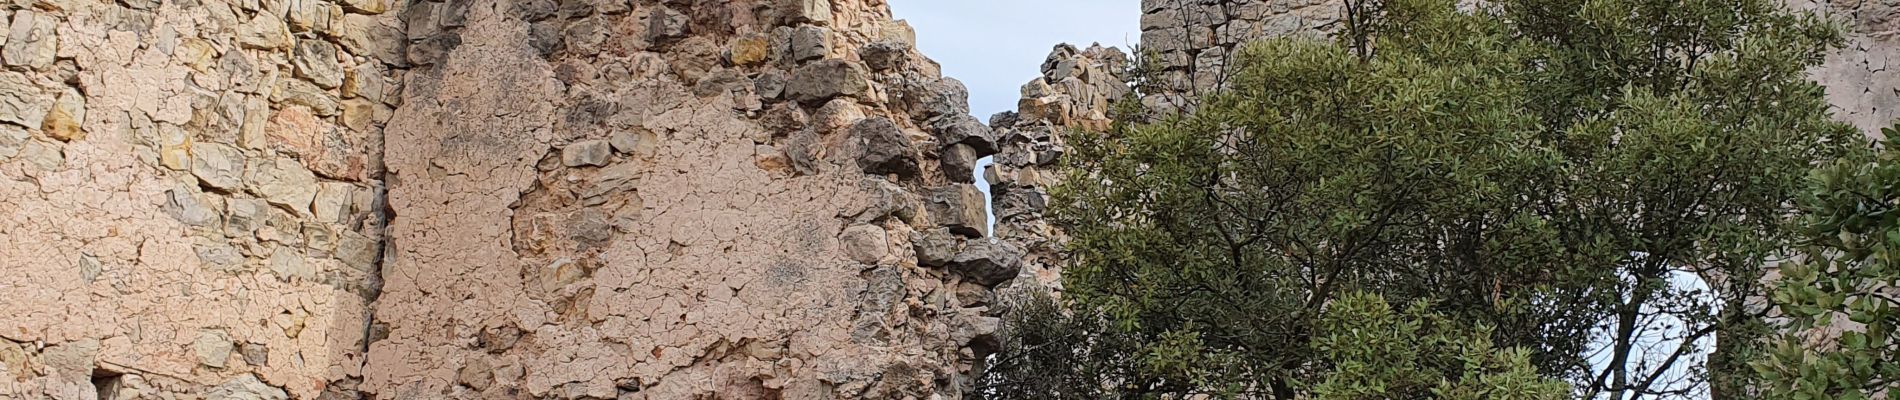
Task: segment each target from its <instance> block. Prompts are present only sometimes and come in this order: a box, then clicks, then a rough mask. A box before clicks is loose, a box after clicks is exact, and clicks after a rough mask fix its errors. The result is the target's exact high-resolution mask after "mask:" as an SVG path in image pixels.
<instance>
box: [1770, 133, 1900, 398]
mask: <svg viewBox="0 0 1900 400" xmlns="http://www.w3.org/2000/svg"><path fill="white" fill-rule="evenodd" d="M1884 133H1885V134H1886V137H1887V141H1886V142H1885V143H1884V144H1885V146H1884V149H1883V151H1881V152H1880V153H1879V154H1878V155H1876V156H1874V159H1873V160H1843V161H1841V162H1838V163H1835V164H1834V165H1832V166H1829V167H1826V168H1822V169H1819V170H1816V171H1815V172H1814V177H1813V179H1812V185H1813V186H1812V189H1810V190H1809V191H1808V192H1807V193H1805V194H1804V195H1803V196H1802V197H1801V208H1802V210H1803V211H1805V212H1806V215H1805V217H1804V219H1803V220H1802V227H1803V231H1802V233H1803V234H1804V235H1805V239H1806V244H1807V245H1806V246H1805V247H1804V248H1803V249H1802V250H1803V251H1802V252H1800V253H1798V254H1797V257H1796V258H1795V259H1794V260H1793V261H1790V262H1788V263H1787V264H1785V266H1784V267H1783V268H1782V269H1781V270H1780V272H1781V274H1782V276H1781V280H1780V281H1778V282H1777V284H1776V286H1775V290H1774V292H1773V297H1772V300H1773V302H1774V304H1775V306H1776V308H1777V309H1778V310H1780V311H1781V314H1782V315H1783V316H1785V317H1786V318H1787V323H1786V325H1785V326H1784V327H1785V331H1786V332H1788V334H1787V337H1785V338H1784V340H1783V341H1782V342H1781V344H1780V345H1779V346H1776V347H1775V349H1774V350H1773V351H1772V352H1771V355H1772V356H1771V357H1770V358H1769V359H1767V360H1763V361H1761V362H1759V363H1757V364H1756V365H1755V367H1756V371H1757V372H1759V373H1760V374H1761V375H1762V378H1763V379H1764V380H1765V381H1766V382H1768V383H1769V388H1770V391H1771V392H1770V393H1771V394H1772V395H1773V398H1782V399H1802V400H1806V399H1869V398H1876V394H1877V393H1888V394H1892V393H1896V392H1900V333H1896V332H1900V147H1896V145H1900V125H1896V126H1894V127H1893V128H1890V129H1885V130H1884ZM1842 319H1845V321H1842Z"/></svg>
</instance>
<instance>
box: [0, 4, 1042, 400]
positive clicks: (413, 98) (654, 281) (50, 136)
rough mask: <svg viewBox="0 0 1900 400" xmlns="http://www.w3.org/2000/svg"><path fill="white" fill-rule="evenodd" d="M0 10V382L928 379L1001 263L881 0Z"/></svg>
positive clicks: (912, 392)
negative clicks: (0, 47)
mask: <svg viewBox="0 0 1900 400" xmlns="http://www.w3.org/2000/svg"><path fill="white" fill-rule="evenodd" d="M0 20H4V21H6V23H5V24H0V25H4V27H5V28H6V29H0V35H5V36H0V43H4V48H3V51H0V66H4V70H3V71H0V88H4V90H0V177H3V178H4V179H0V211H4V212H0V236H4V237H5V238H6V239H7V240H5V241H0V271H3V272H5V273H6V274H5V279H0V298H6V299H8V300H7V301H5V302H0V339H3V340H0V398H32V399H37V398H54V399H82V398H83V399H96V398H106V399H146V398H166V399H170V398H212V399H227V398H228V399H287V398H296V399H313V398H324V399H354V398H384V399H411V398H621V399H631V398H660V399H672V398H689V397H693V398H696V397H715V398H774V397H785V398H840V397H842V398H859V397H876V398H918V399H923V398H933V397H935V398H952V397H959V396H960V394H961V393H963V392H964V391H966V390H968V388H969V387H968V385H969V382H970V381H969V379H968V374H969V373H970V371H969V368H970V367H971V366H972V364H974V362H975V360H978V359H981V358H982V357H983V356H984V355H985V354H986V350H985V345H986V339H987V337H988V335H989V334H990V332H992V331H993V330H994V327H995V324H996V321H997V320H996V319H995V318H994V316H993V315H989V314H992V313H993V312H991V311H990V309H989V307H988V305H989V304H988V303H989V302H990V301H991V299H993V298H994V295H993V294H991V291H992V288H994V287H996V286H998V285H1000V284H1002V283H1004V282H1006V281H1008V280H1010V279H1011V278H1013V277H1015V276H1017V275H1018V269H1019V260H1020V259H1021V258H1022V257H1023V255H1022V253H1023V246H1021V245H1017V244H1013V243H1011V242H1007V241H990V240H985V239H982V238H983V237H984V236H985V235H987V230H988V226H987V224H986V220H987V215H985V212H984V210H983V199H982V194H981V192H978V191H976V189H975V187H974V185H973V183H974V179H975V176H973V174H971V173H970V170H971V169H972V166H973V165H974V163H975V161H976V159H977V158H980V157H984V156H988V155H991V154H995V153H997V152H998V151H1000V148H999V145H998V143H997V141H996V135H995V134H994V133H992V132H991V130H990V129H988V128H987V127H985V126H984V125H983V124H982V123H981V122H979V121H977V120H976V119H975V118H974V117H971V116H969V115H968V107H967V103H966V98H967V94H966V93H965V90H964V88H963V87H962V85H961V84H960V83H958V82H957V81H955V80H953V79H949V78H944V77H941V76H940V74H939V72H938V67H937V66H936V65H935V64H934V63H933V62H931V61H929V60H928V59H926V58H924V57H923V56H921V55H919V54H917V53H916V51H915V50H914V43H915V39H914V35H915V34H914V33H913V32H911V30H910V28H909V27H908V26H906V25H905V24H903V23H902V22H900V21H892V20H891V18H890V14H889V11H888V9H887V6H886V5H885V4H884V3H883V2H882V1H881V0H830V1H826V0H782V1H781V0H703V1H681V0H664V1H658V0H562V1H554V0H449V1H431V0H228V1H226V0H119V1H117V2H116V3H115V2H108V1H103V0H6V1H4V2H0Z"/></svg>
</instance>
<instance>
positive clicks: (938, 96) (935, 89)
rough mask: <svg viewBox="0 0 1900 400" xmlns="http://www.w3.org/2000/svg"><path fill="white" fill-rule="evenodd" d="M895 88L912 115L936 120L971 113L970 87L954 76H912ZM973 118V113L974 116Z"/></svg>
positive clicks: (914, 117) (916, 118)
mask: <svg viewBox="0 0 1900 400" xmlns="http://www.w3.org/2000/svg"><path fill="white" fill-rule="evenodd" d="M896 89H897V90H895V92H896V93H895V94H896V95H897V97H898V98H897V99H896V100H897V102H898V103H900V104H902V105H903V106H904V107H903V108H904V109H906V110H909V113H910V116H911V118H912V119H915V120H919V121H929V120H936V119H940V118H944V117H950V116H957V115H965V116H967V115H966V114H969V113H970V89H969V88H967V87H964V86H963V82H962V81H958V80H956V79H955V78H942V79H932V80H909V81H906V83H905V84H903V85H899V86H898V87H897V88H896ZM972 118H974V117H972Z"/></svg>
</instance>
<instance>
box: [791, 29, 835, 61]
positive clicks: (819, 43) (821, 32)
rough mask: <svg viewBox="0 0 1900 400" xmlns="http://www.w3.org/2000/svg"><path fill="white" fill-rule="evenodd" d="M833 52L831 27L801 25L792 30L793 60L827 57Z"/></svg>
mask: <svg viewBox="0 0 1900 400" xmlns="http://www.w3.org/2000/svg"><path fill="white" fill-rule="evenodd" d="M830 53H831V29H829V28H825V27H821V26H813V25H801V26H799V27H798V28H797V29H794V30H793V31H792V61H806V60H816V59H820V58H825V55H826V54H830Z"/></svg>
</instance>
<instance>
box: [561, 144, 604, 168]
mask: <svg viewBox="0 0 1900 400" xmlns="http://www.w3.org/2000/svg"><path fill="white" fill-rule="evenodd" d="M612 156H613V146H612V145H611V144H609V143H608V142H607V141H605V140H582V141H578V142H574V143H569V144H568V145H567V147H565V148H562V149H561V165H566V166H568V167H569V168H573V167H589V166H591V167H604V166H606V165H607V160H608V158H609V157H612Z"/></svg>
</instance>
